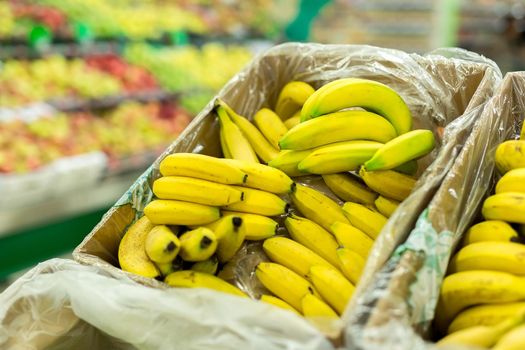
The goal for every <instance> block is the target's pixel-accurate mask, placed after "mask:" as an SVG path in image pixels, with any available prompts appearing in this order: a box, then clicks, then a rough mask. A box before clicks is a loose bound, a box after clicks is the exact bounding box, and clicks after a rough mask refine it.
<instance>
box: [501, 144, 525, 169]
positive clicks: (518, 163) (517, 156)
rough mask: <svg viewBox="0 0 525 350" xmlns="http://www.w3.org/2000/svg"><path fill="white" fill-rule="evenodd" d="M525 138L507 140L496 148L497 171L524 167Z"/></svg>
mask: <svg viewBox="0 0 525 350" xmlns="http://www.w3.org/2000/svg"><path fill="white" fill-rule="evenodd" d="M524 149H525V140H509V141H505V142H503V143H501V144H500V145H499V146H498V148H496V167H497V168H498V170H499V172H500V173H502V174H505V173H506V172H507V171H509V170H512V169H517V168H525V152H523V150H524Z"/></svg>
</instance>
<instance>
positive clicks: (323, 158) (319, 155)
mask: <svg viewBox="0 0 525 350" xmlns="http://www.w3.org/2000/svg"><path fill="white" fill-rule="evenodd" d="M382 145H383V144H382V143H379V142H375V141H345V142H338V143H333V144H330V145H327V146H321V147H319V148H315V149H314V151H313V152H312V153H311V154H310V155H308V156H307V157H306V158H304V159H303V160H302V161H301V162H300V163H299V164H298V165H297V168H298V169H299V171H303V172H308V173H311V174H321V175H322V174H336V173H342V172H345V171H353V170H357V169H359V167H360V166H361V165H362V164H363V163H364V162H366V161H367V160H369V159H370V158H372V156H373V155H374V153H375V152H376V151H377V150H378V149H380V148H381V146H382Z"/></svg>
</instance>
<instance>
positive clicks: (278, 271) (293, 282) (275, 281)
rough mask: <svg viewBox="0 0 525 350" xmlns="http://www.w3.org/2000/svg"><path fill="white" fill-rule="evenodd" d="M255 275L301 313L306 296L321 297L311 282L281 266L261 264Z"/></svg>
mask: <svg viewBox="0 0 525 350" xmlns="http://www.w3.org/2000/svg"><path fill="white" fill-rule="evenodd" d="M255 275H256V276H257V278H258V279H259V281H260V282H261V283H262V284H263V285H264V286H265V287H266V289H268V290H269V291H270V292H272V293H273V294H275V295H276V296H278V297H279V298H281V299H282V300H284V301H285V302H287V303H288V304H290V305H291V306H293V307H294V308H295V309H296V310H297V311H299V312H302V305H301V300H302V299H303V297H304V296H305V295H306V294H313V295H315V296H318V295H319V294H317V292H316V291H315V289H314V287H313V286H312V285H311V284H310V282H308V281H307V280H306V279H304V278H303V277H301V276H299V275H298V274H296V273H295V272H293V271H292V270H290V269H288V268H286V267H284V266H283V265H280V264H276V263H269V262H261V263H259V265H257V269H256V270H255Z"/></svg>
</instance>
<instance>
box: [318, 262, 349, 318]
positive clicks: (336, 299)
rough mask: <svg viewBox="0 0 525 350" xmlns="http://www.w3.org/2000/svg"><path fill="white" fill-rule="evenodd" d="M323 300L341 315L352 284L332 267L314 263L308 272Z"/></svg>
mask: <svg viewBox="0 0 525 350" xmlns="http://www.w3.org/2000/svg"><path fill="white" fill-rule="evenodd" d="M308 276H309V279H310V280H311V281H312V283H313V285H314V287H315V288H316V290H318V291H319V294H321V296H322V298H323V300H325V301H326V302H327V303H328V304H329V305H330V306H332V307H333V308H334V309H335V311H337V313H338V314H339V315H341V314H342V313H343V312H344V311H345V308H346V305H347V304H348V302H349V301H350V298H351V297H352V294H353V293H354V289H355V288H354V286H353V285H352V283H350V282H349V281H348V280H347V279H346V277H345V276H343V275H342V274H341V272H339V271H338V270H336V269H334V268H333V267H328V266H322V265H315V266H312V267H311V268H310V273H309V274H308Z"/></svg>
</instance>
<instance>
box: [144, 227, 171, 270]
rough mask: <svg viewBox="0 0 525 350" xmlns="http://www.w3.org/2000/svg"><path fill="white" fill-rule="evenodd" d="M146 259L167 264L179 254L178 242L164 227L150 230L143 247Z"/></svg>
mask: <svg viewBox="0 0 525 350" xmlns="http://www.w3.org/2000/svg"><path fill="white" fill-rule="evenodd" d="M144 248H145V249H146V254H147V255H148V257H149V258H150V259H151V260H152V261H154V262H156V263H161V264H162V263H164V264H165V263H169V262H171V261H173V259H175V258H176V257H177V254H179V250H180V241H179V238H178V237H177V236H175V234H174V233H173V232H172V231H171V230H170V229H169V228H168V227H167V226H165V225H158V226H155V227H154V228H152V229H151V231H150V232H149V233H148V236H147V237H146V242H145V245H144Z"/></svg>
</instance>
